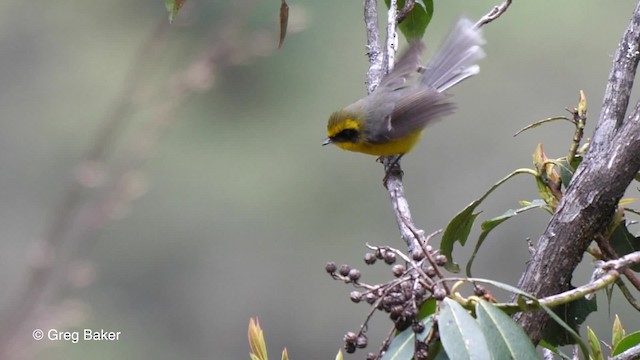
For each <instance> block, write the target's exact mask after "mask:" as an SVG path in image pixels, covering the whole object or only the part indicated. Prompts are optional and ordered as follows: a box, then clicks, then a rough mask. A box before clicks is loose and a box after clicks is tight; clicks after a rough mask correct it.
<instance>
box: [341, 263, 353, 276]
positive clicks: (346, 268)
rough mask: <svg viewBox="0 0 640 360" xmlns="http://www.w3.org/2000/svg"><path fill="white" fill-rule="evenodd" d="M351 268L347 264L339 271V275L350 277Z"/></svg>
mask: <svg viewBox="0 0 640 360" xmlns="http://www.w3.org/2000/svg"><path fill="white" fill-rule="evenodd" d="M350 270H351V268H350V267H349V265H347V264H342V265H340V269H338V273H339V274H340V275H342V276H348V275H349V271H350Z"/></svg>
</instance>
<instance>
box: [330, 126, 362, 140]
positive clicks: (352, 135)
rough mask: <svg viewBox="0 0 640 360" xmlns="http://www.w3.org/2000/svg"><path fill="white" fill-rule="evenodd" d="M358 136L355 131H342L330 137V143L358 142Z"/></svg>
mask: <svg viewBox="0 0 640 360" xmlns="http://www.w3.org/2000/svg"><path fill="white" fill-rule="evenodd" d="M359 136H360V134H359V133H358V130H356V129H344V130H342V131H340V132H339V133H337V134H336V135H335V136H332V137H331V141H333V142H352V143H356V142H358V137H359Z"/></svg>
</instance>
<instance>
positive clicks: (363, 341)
mask: <svg viewBox="0 0 640 360" xmlns="http://www.w3.org/2000/svg"><path fill="white" fill-rule="evenodd" d="M356 347H357V348H358V349H364V348H366V347H367V337H366V336H358V338H357V339H356Z"/></svg>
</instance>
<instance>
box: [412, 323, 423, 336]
mask: <svg viewBox="0 0 640 360" xmlns="http://www.w3.org/2000/svg"><path fill="white" fill-rule="evenodd" d="M412 327H413V332H414V333H416V334H420V333H421V332H423V331H424V323H423V322H422V321H418V322H415V323H414V324H413V326H412Z"/></svg>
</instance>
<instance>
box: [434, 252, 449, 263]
mask: <svg viewBox="0 0 640 360" xmlns="http://www.w3.org/2000/svg"><path fill="white" fill-rule="evenodd" d="M434 260H435V261H436V265H438V266H445V265H446V264H447V257H446V256H444V255H442V254H440V255H436V258H435V259H434Z"/></svg>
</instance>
